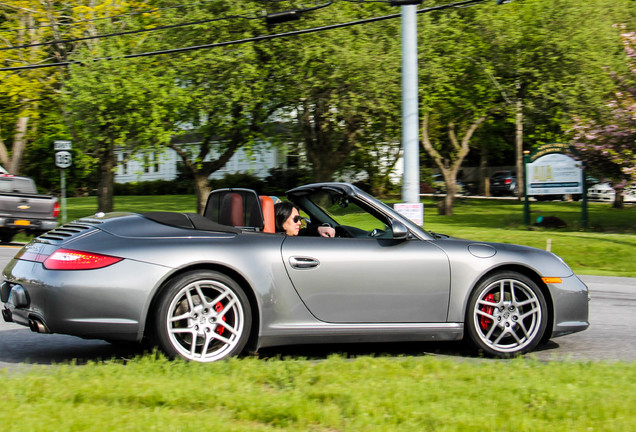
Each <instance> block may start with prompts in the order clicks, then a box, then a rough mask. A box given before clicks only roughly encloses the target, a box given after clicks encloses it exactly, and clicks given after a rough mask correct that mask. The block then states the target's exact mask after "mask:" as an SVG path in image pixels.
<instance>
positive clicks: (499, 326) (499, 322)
mask: <svg viewBox="0 0 636 432" xmlns="http://www.w3.org/2000/svg"><path fill="white" fill-rule="evenodd" d="M542 303H543V302H542V300H540V299H539V297H538V295H537V293H536V291H535V290H534V289H532V288H531V287H530V286H529V285H527V284H526V283H524V282H522V281H520V280H518V279H513V278H500V279H497V280H495V281H493V282H491V283H489V284H487V285H486V286H485V287H484V288H483V289H481V290H480V291H479V293H478V294H477V301H476V302H475V303H474V307H473V310H472V314H473V329H474V330H476V333H477V336H478V337H479V339H480V340H481V341H482V342H483V344H485V346H486V347H488V348H490V349H491V350H493V351H495V352H497V353H518V352H522V351H524V349H525V348H527V347H528V346H529V345H530V344H533V345H534V344H535V343H536V342H537V338H538V337H541V335H540V334H539V333H540V332H542V331H543V329H542V327H543V326H542V323H543V322H545V317H544V313H545V312H544V308H543V306H542Z"/></svg>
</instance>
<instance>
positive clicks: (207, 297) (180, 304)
mask: <svg viewBox="0 0 636 432" xmlns="http://www.w3.org/2000/svg"><path fill="white" fill-rule="evenodd" d="M251 323H252V312H251V308H250V304H249V301H248V299H247V296H246V295H245V293H244V292H243V290H242V289H241V287H240V286H239V285H238V284H237V283H236V282H235V281H234V280H232V279H231V278H229V277H227V276H226V275H224V274H222V273H218V272H214V271H207V270H198V271H192V272H188V273H184V274H182V275H180V276H178V277H177V278H175V279H173V280H171V281H170V282H168V284H167V286H166V287H165V289H164V290H163V292H162V293H161V295H160V297H159V301H158V310H157V313H156V314H155V319H154V325H153V327H154V328H153V332H154V338H153V339H154V342H155V344H156V345H158V346H159V348H161V349H162V350H163V351H164V352H165V353H166V355H168V357H170V358H175V357H182V358H184V359H187V360H191V361H197V362H211V361H216V360H220V359H223V358H226V357H230V356H233V355H238V354H240V353H241V351H242V350H243V348H244V347H245V344H246V342H247V339H248V338H249V333H250V328H251Z"/></svg>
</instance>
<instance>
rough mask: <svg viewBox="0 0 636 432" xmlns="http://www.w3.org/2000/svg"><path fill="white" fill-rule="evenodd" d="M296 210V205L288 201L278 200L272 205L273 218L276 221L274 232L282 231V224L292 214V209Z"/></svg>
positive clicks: (283, 229)
mask: <svg viewBox="0 0 636 432" xmlns="http://www.w3.org/2000/svg"><path fill="white" fill-rule="evenodd" d="M293 209H296V210H298V207H296V206H295V205H293V204H292V203H290V202H289V201H283V202H279V203H278V204H276V205H275V206H274V219H275V221H276V232H284V231H285V228H283V224H284V223H285V221H286V220H287V219H289V216H291V214H292V210H293Z"/></svg>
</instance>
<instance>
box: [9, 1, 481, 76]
mask: <svg viewBox="0 0 636 432" xmlns="http://www.w3.org/2000/svg"><path fill="white" fill-rule="evenodd" d="M485 1H487V0H465V1H460V2H456V3H449V4H445V5H439V6H432V7H429V8H426V9H418V10H417V13H418V14H421V13H428V12H434V11H438V10H443V9H451V8H456V7H462V6H466V5H470V4H477V3H483V2H485ZM399 17H401V14H399V13H397V14H391V15H384V16H380V17H374V18H366V19H362V20H358V21H350V22H346V23H341V24H331V25H327V26H321V27H312V28H309V29H303V30H294V31H290V32H285V33H276V34H272V35H264V36H255V37H251V38H246V39H239V40H232V41H225V42H216V43H211V44H205V45H196V46H189V47H181V48H173V49H168V50H161V51H150V52H144V53H137V54H128V55H124V56H122V57H119V58H124V59H130V58H138V57H150V56H156V55H166V54H175V53H182V52H187V51H196V50H200V49H209V48H219V47H224V46H230V45H239V44H244V43H248V42H260V41H265V40H272V39H278V38H283V37H289V36H299V35H304V34H309V33H317V32H322V31H327V30H334V29H339V28H344V27H352V26H356V25H360V24H368V23H372V22H378V21H384V20H389V19H395V18H399ZM112 59H113V57H104V58H97V59H93V60H92V61H93V62H97V61H102V60H112ZM83 63H84V62H80V61H68V62H58V63H46V64H35V65H33V64H32V65H26V66H15V67H5V68H0V72H6V71H18V70H29V69H41V68H47V67H58V66H69V65H74V64H83Z"/></svg>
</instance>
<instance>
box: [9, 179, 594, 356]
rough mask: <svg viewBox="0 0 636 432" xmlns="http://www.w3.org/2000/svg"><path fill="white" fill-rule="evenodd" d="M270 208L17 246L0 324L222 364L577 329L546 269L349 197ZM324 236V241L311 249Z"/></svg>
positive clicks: (319, 192)
mask: <svg viewBox="0 0 636 432" xmlns="http://www.w3.org/2000/svg"><path fill="white" fill-rule="evenodd" d="M287 198H288V199H289V200H290V201H291V202H293V203H294V204H296V205H297V206H298V207H299V208H300V211H301V216H302V217H303V220H304V223H305V225H306V226H305V227H304V230H303V233H304V234H306V235H300V236H286V235H284V234H280V233H276V232H275V229H274V203H273V200H272V197H268V196H259V195H258V194H257V193H256V192H255V191H252V190H247V189H222V190H216V191H213V192H212V193H211V194H210V196H209V199H208V202H207V206H206V209H205V212H204V214H202V215H200V214H195V213H170V212H153V213H144V214H135V213H108V214H96V215H95V216H93V217H86V218H82V219H79V220H76V221H73V222H71V223H67V224H65V225H63V226H61V227H59V228H57V229H55V230H53V231H50V232H48V233H46V234H44V235H41V236H40V237H38V238H35V239H34V240H32V241H31V242H30V243H29V244H27V245H26V246H25V247H24V248H23V249H22V250H20V252H19V253H18V254H17V255H16V256H15V258H14V259H13V260H12V261H11V262H10V263H9V264H8V265H7V267H6V268H5V269H4V279H5V280H4V282H3V283H2V285H1V288H0V292H1V300H2V302H3V303H4V306H3V310H2V316H3V318H4V320H5V321H9V322H15V323H18V324H22V325H25V326H28V327H30V328H31V330H33V331H35V332H39V333H63V334H69V335H75V336H79V337H82V338H93V339H104V340H108V341H128V342H142V341H149V342H151V343H152V344H153V345H154V346H157V347H159V348H160V349H161V350H163V351H164V352H165V353H166V354H167V355H168V356H169V357H171V358H176V357H182V358H185V359H187V360H192V361H198V362H210V361H215V360H220V359H223V358H226V357H228V356H234V355H238V354H240V353H241V352H243V351H245V350H250V351H256V350H258V349H259V348H262V347H271V346H279V345H290V344H313V343H343V342H344V343H353V342H374V341H376V342H384V341H433V340H434V341H440V340H448V341H450V340H458V339H462V338H465V339H466V340H467V343H472V344H473V345H474V347H475V348H476V350H478V351H479V352H481V353H483V354H485V355H490V356H496V357H510V356H514V355H518V354H522V353H526V352H528V351H531V350H533V349H534V348H536V347H537V345H538V344H541V343H543V342H546V341H547V340H548V339H550V338H553V337H557V336H562V335H566V334H569V333H573V332H578V331H581V330H585V329H586V328H587V327H588V325H589V323H588V300H589V297H588V289H587V287H586V286H585V285H584V284H583V283H582V282H581V281H580V280H579V279H578V278H577V277H576V276H575V275H574V274H573V273H572V270H570V268H569V267H568V266H567V265H566V264H565V263H564V262H563V261H562V260H561V259H560V258H559V257H557V256H556V255H554V254H552V253H550V252H546V251H543V250H539V249H534V248H531V247H524V246H517V245H511V244H499V243H486V242H479V241H470V240H462V239H456V238H451V237H448V236H444V235H439V234H435V233H431V232H426V231H424V230H423V229H422V228H421V227H419V226H418V225H416V224H414V223H413V222H411V221H410V220H409V219H408V218H405V217H404V216H402V215H401V214H400V213H398V212H396V211H394V210H393V209H392V208H391V207H389V206H387V205H385V204H384V203H382V202H380V201H378V200H376V199H375V198H373V197H372V196H370V195H368V194H367V193H365V192H363V191H362V190H360V189H358V188H357V187H355V186H353V185H351V184H347V183H320V184H310V185H306V186H301V187H298V188H295V189H292V190H290V191H288V192H287ZM324 224H329V225H330V226H332V227H333V228H335V232H336V236H335V238H324V237H320V236H312V235H311V233H312V232H313V233H315V232H316V227H317V226H321V225H324Z"/></svg>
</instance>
